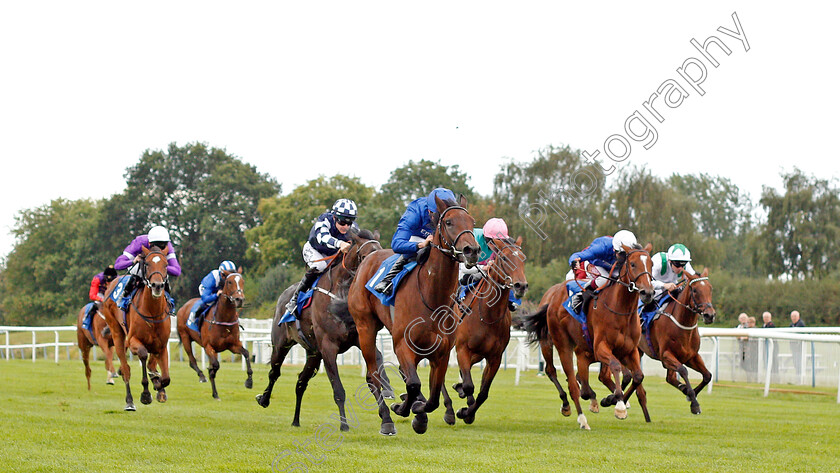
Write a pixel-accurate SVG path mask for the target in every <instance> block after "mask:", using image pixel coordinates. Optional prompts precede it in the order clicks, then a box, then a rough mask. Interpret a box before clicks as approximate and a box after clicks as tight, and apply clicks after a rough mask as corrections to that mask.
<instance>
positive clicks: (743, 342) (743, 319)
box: [735, 312, 749, 370]
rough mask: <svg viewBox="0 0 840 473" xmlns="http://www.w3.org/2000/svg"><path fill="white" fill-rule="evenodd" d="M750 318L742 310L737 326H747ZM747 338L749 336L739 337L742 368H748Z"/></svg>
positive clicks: (739, 358) (739, 357) (739, 359)
mask: <svg viewBox="0 0 840 473" xmlns="http://www.w3.org/2000/svg"><path fill="white" fill-rule="evenodd" d="M748 320H749V316H747V314H745V313H744V312H741V314H740V315H738V325H737V326H736V327H735V328H747V321H748ZM747 339H748V337H738V355H739V356H738V361H740V362H741V368H743V369H745V370H746V369H747V366H746V364H745V363H746V359H747Z"/></svg>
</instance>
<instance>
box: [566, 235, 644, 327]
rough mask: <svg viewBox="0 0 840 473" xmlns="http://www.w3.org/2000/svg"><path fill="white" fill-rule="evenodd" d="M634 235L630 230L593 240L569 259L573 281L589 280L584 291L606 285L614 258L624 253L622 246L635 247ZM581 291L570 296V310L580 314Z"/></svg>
mask: <svg viewBox="0 0 840 473" xmlns="http://www.w3.org/2000/svg"><path fill="white" fill-rule="evenodd" d="M636 244H637V241H636V235H634V234H633V232H631V231H630V230H619V231H618V232H616V234H615V235H613V236H602V237H598V238H596V239H594V240H593V241H592V243H590V244H589V246H587V247H586V248H584V249H583V250H581V251H578V252H577V253H573V254H572V256H570V257H569V266H571V267H572V271H573V272H574V278H575V279H590V275H592V276H595V277H594V278H591V280H590V281H589V283H588V284H586V287H585V289H595V288H598V287H600V286H603V285H604V284H606V283H607V281H608V280H607V277H608V276H609V275H610V269H611V268H612V266H613V264H614V263H615V261H616V256H617V255H618V254H619V253H621V252H622V251H624V250H623V249H622V247H623V246H628V247H632V246H633V245H636ZM587 292H588V291H582V292H577V293H575V295H574V296H572V301H571V305H572V309H574V310H575V312H580V309H581V307H582V306H583V303H584V300H583V297H584V293H587Z"/></svg>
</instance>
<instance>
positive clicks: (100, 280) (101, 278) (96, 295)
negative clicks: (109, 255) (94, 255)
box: [85, 265, 117, 318]
mask: <svg viewBox="0 0 840 473" xmlns="http://www.w3.org/2000/svg"><path fill="white" fill-rule="evenodd" d="M116 277H117V270H116V269H114V266H113V265H109V266H108V267H107V268H105V271H102V272H101V273H99V274H97V275H96V276H94V277H93V279H92V280H91V281H90V292H89V293H88V297H90V300H91V301H92V302H93V305H92V306H90V310H89V311H88V313H87V314H85V317H86V318H90V317H91V316H93V314H95V313H96V311H97V309H99V304H101V303H102V301H103V300H105V291H107V290H108V284H110V283H111V281H113V280H114V279H115V278H116Z"/></svg>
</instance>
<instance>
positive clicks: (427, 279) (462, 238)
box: [347, 196, 479, 435]
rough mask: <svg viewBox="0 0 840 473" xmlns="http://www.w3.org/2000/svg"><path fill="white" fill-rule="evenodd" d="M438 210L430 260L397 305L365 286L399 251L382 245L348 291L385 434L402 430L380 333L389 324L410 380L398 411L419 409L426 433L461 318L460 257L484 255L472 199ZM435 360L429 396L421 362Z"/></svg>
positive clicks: (400, 291)
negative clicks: (388, 387)
mask: <svg viewBox="0 0 840 473" xmlns="http://www.w3.org/2000/svg"><path fill="white" fill-rule="evenodd" d="M435 202H436V204H437V207H436V208H437V212H436V213H434V214H433V216H432V223H433V225H434V226H435V232H434V237H433V239H432V243H431V248H429V249H428V253H427V255H428V259H427V260H426V261H425V262H422V263H421V264H418V266H417V268H415V269H414V270H413V271H412V272H411V274H409V275H408V276H407V277H406V278H405V279H404V280H403V282H402V284H401V285H400V287H398V288H396V291H397V292H396V300H395V305H394V306H393V307H387V306H385V305H383V304H382V303H381V302H380V301H379V299H378V298H377V297H376V296H374V295H373V294H372V293H371V292H370V291H368V290H367V289H366V288H365V283H366V282H367V281H368V280H370V278H371V277H373V275H374V274H375V273H376V272H377V271H378V269H379V266H380V264H381V263H382V261H384V260H385V259H386V258H388V257H390V256H391V255H393V254H394V252H393V251H392V250H382V251H377V252H376V253H374V254H372V255H370V256H369V257H368V258H366V259H365V261H364V262H362V265H361V266H360V267H359V273H358V276H357V277H356V279H354V280H353V283H352V284H351V285H350V290H349V292H348V299H347V304H348V307H349V310H350V313H351V314H352V316H353V320H355V321H356V328H357V330H358V332H359V345H360V348H361V350H362V354H363V355H364V357H365V364H366V365H367V381H368V386H369V387H370V389H371V392H372V393H373V395H374V397H375V398H376V401H377V403H378V404H379V416H380V418H381V419H382V425H381V428H380V431H379V432H380V433H381V434H383V435H394V434H396V428H395V427H394V422H393V421H392V420H391V415H390V413H389V412H388V407H387V406H386V405H385V403H384V402H383V401H382V394H381V389H382V382H381V379H380V376H381V375H380V373H379V370H378V368H377V363H376V356H375V354H376V334H377V332H379V330H380V329H381V328H382V327H383V326H384V327H386V328H387V329H388V331H389V332H391V336H392V338H393V341H394V352H395V354H396V355H397V359H398V360H399V363H400V371H401V373H402V375H403V376H404V377H405V380H406V391H407V393H406V396H405V399H404V401H403V402H401V403H397V404H394V406H393V409H394V412H395V413H396V414H397V415H399V416H402V417H407V416H408V415H409V414H410V413H411V412H413V413H414V414H415V418H414V420H413V422H412V427H413V428H414V431H415V432H417V433H424V432H425V431H426V428H427V427H428V415H427V414H428V413H429V412H432V411H434V410H435V409H437V407H438V405H439V403H440V392H441V388H442V387H443V382H444V378H445V376H446V368H447V364H448V362H449V352H450V350H451V348H452V345H453V342H454V337H455V329H456V328H457V325H458V323H459V322H460V320H459V319H458V318H457V317H456V315H455V313H454V312H453V311H452V304H453V302H454V299H455V297H456V296H457V295H456V294H455V291H456V289H457V288H458V262H466V263H467V264H468V265H470V266H472V265H474V264H475V263H476V261H477V260H478V254H479V248H478V243H476V241H475V237H474V236H473V233H472V229H473V226H474V225H475V219H473V217H472V216H471V215H470V214H469V212H467V209H466V208H464V206H465V205H466V203H467V201H466V199H465V198H464V197H463V196H461V197H460V200H459V203H455V202H444V201H442V200H440V199H439V198H437V197H435ZM423 358H426V359H428V360H429V364H430V366H431V373H430V375H429V385H430V387H429V398H428V401H427V400H425V398H423V395H422V394H421V392H420V377H419V376H418V375H417V364H418V363H419V362H420V360H421V359H423Z"/></svg>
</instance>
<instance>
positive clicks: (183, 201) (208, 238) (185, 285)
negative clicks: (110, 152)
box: [105, 143, 280, 300]
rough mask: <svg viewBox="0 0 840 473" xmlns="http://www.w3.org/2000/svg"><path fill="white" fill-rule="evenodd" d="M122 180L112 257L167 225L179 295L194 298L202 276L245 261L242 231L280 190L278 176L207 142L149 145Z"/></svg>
mask: <svg viewBox="0 0 840 473" xmlns="http://www.w3.org/2000/svg"><path fill="white" fill-rule="evenodd" d="M125 178H126V184H127V188H126V190H125V192H124V193H123V195H121V196H115V197H114V205H113V206H112V207H109V215H110V216H111V217H114V218H119V221H120V223H121V224H122V225H124V228H121V229H120V231H121V233H122V238H123V240H122V243H121V244H120V245H121V246H118V248H115V249H114V250H115V255H118V254H119V251H121V250H122V248H123V247H125V245H127V244H128V243H129V242H130V241H131V240H130V236H136V235H140V234H144V233H145V232H147V231H148V230H149V228H150V227H151V226H152V225H155V224H160V225H163V226H165V227H167V228H168V229H169V232H170V236H171V237H172V242H173V243H174V244H175V247H176V252H177V253H178V259H179V261H180V262H181V267H182V269H183V272H182V275H181V277H180V278H178V284H177V285H173V292H174V295H175V297H176V298H178V299H179V300H186V299H187V298H189V297H192V296H193V295H194V294H195V292H196V288H197V287H198V284H199V282H200V281H201V278H202V277H204V275H205V274H206V273H207V271H209V270H211V269H213V268H215V267H217V266H218V265H219V263H220V262H221V261H222V260H224V259H230V260H233V261H235V262H237V264H242V263H243V260H244V259H245V253H246V249H247V247H248V245H247V241H246V239H245V235H244V233H245V231H247V230H248V229H250V228H253V227H256V226H257V225H259V224H260V223H261V218H260V214H259V213H258V212H257V205H258V203H259V202H260V199H264V198H267V197H270V196H274V195H277V194H278V193H279V192H280V185H279V184H278V183H277V181H276V180H275V179H274V178H273V177H270V176H268V175H267V174H262V173H259V172H257V170H256V168H255V167H254V166H251V165H249V164H246V163H243V162H242V161H240V160H239V159H238V158H236V157H235V156H232V155H229V154H228V153H227V152H226V151H225V150H223V149H219V148H208V146H207V145H206V144H203V143H191V144H187V145H185V146H183V147H179V146H177V145H176V144H175V143H172V144H170V145H169V148H168V149H167V150H166V151H161V150H146V151H145V152H144V153H143V155H142V157H141V158H140V162H139V163H137V164H136V165H134V166H132V167H130V168H128V170H127V171H126V174H125ZM105 224H106V225H107V224H108V223H107V222H106V223H105ZM125 232H128V233H127V235H130V236H127V235H126V233H125ZM246 266H247V265H246Z"/></svg>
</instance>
